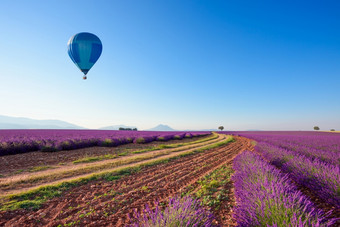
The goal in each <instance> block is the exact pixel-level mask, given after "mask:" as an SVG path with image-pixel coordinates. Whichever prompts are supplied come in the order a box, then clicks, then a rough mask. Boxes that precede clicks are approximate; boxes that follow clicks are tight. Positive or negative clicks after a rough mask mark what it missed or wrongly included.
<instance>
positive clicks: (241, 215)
mask: <svg viewBox="0 0 340 227" xmlns="http://www.w3.org/2000/svg"><path fill="white" fill-rule="evenodd" d="M229 133H230V132H229ZM231 133H232V134H234V135H239V136H243V137H247V138H250V139H252V140H254V143H256V146H255V151H254V152H244V153H242V154H240V155H239V156H238V157H237V158H236V159H235V161H234V169H235V175H234V177H233V179H234V181H235V196H236V200H237V206H236V209H235V214H234V215H235V218H236V219H237V222H238V223H239V225H240V226H266V225H269V226H330V225H333V224H334V223H337V224H338V222H336V218H339V214H340V213H339V211H340V167H339V162H340V134H337V133H325V132H231ZM337 224H335V225H337Z"/></svg>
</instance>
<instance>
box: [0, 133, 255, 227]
mask: <svg viewBox="0 0 340 227" xmlns="http://www.w3.org/2000/svg"><path fill="white" fill-rule="evenodd" d="M235 138H236V140H235V142H232V143H229V144H227V145H225V146H222V147H219V148H215V149H210V150H207V151H205V152H202V153H196V154H194V155H190V156H186V157H181V158H178V159H176V160H173V161H170V162H169V163H166V164H158V165H155V166H151V167H146V168H144V169H142V170H141V171H139V172H137V173H135V174H132V175H129V176H126V177H124V178H122V179H120V180H117V181H114V182H108V181H103V180H101V181H94V182H91V183H89V184H86V185H82V186H79V187H77V188H74V189H72V190H70V191H68V192H65V193H63V195H62V196H61V197H58V198H54V199H52V200H50V201H48V202H46V203H45V204H44V205H43V207H42V208H41V209H40V210H38V211H26V210H18V211H7V212H0V226H58V225H59V224H60V225H64V224H70V223H72V224H74V225H75V226H85V225H86V226H124V225H126V224H128V222H129V218H128V215H132V214H133V212H134V210H135V209H137V210H141V209H142V208H143V207H144V205H145V204H149V205H150V206H151V207H153V206H154V201H156V200H158V201H159V202H166V201H167V200H168V198H169V197H171V196H175V195H178V194H180V193H181V190H182V189H184V188H185V187H186V186H187V185H190V184H194V183H195V182H196V181H197V180H198V179H200V178H201V177H202V176H204V175H206V174H209V173H210V172H211V171H213V170H215V169H216V168H219V167H220V166H222V165H224V164H228V163H231V161H232V160H233V158H234V157H235V156H236V155H237V154H238V153H240V152H242V151H244V150H246V149H251V147H252V145H251V142H250V140H249V139H246V138H242V137H235ZM220 224H223V223H220Z"/></svg>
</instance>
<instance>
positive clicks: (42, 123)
mask: <svg viewBox="0 0 340 227" xmlns="http://www.w3.org/2000/svg"><path fill="white" fill-rule="evenodd" d="M0 129H85V128H83V127H80V126H78V125H74V124H71V123H68V122H66V121H60V120H36V119H31V118H25V117H9V116H3V115H0Z"/></svg>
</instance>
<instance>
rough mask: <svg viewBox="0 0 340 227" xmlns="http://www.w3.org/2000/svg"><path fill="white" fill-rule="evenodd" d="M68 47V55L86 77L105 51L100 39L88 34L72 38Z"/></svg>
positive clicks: (79, 34)
mask: <svg viewBox="0 0 340 227" xmlns="http://www.w3.org/2000/svg"><path fill="white" fill-rule="evenodd" d="M67 46H68V55H69V56H70V58H71V59H72V61H73V62H74V64H76V66H77V67H78V68H79V69H80V70H81V71H82V72H83V73H84V75H86V74H87V73H88V72H89V70H90V69H91V68H92V66H93V65H94V64H95V63H96V61H97V60H98V58H99V57H100V55H101V53H102V50H103V45H102V42H101V41H100V39H99V38H98V37H97V36H96V35H94V34H91V33H88V32H81V33H78V34H75V35H74V36H72V37H71V38H70V40H69V41H68V44H67Z"/></svg>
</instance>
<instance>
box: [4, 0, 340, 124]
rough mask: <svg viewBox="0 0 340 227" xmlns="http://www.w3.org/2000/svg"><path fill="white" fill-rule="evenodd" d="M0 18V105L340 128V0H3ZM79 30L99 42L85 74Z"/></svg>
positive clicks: (81, 115) (11, 110)
mask: <svg viewBox="0 0 340 227" xmlns="http://www.w3.org/2000/svg"><path fill="white" fill-rule="evenodd" d="M259 2H261V3H259ZM0 21H1V35H0V66H1V67H0V115H8V116H18V117H29V118H35V119H59V120H64V121H68V122H70V123H74V124H78V125H80V126H84V127H89V128H98V127H102V126H109V125H114V124H126V125H133V126H137V127H138V128H139V129H147V128H151V127H154V126H155V125H157V124H159V123H163V124H168V125H170V126H171V127H173V128H175V129H205V128H217V127H218V126H220V125H223V126H224V127H225V128H226V129H230V130H248V129H263V130H311V129H312V128H313V126H315V125H318V126H319V127H320V128H321V129H324V130H329V129H330V128H335V129H337V130H340V1H250V0H249V1H226V0H225V1H208V0H205V1H194V0H184V1H183V0H160V1H159V0H152V1H137V0H135V1H132V0H126V1H94V0H93V1H85V0H82V1H69V0H68V1H66V0H65V1H35V0H32V1H17V0H2V1H1V2H0ZM84 31H86V32H91V33H94V34H96V35H97V36H98V37H99V38H100V39H101V41H102V43H103V53H102V55H101V57H100V59H99V60H98V62H97V63H96V65H95V66H94V67H93V68H92V69H91V70H90V72H89V73H88V80H86V81H84V80H82V73H81V72H80V71H79V69H78V68H77V67H76V66H75V65H74V64H73V62H72V61H71V59H70V58H69V56H68V54H67V42H68V40H69V38H70V37H71V36H72V35H74V34H76V33H78V32H84Z"/></svg>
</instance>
